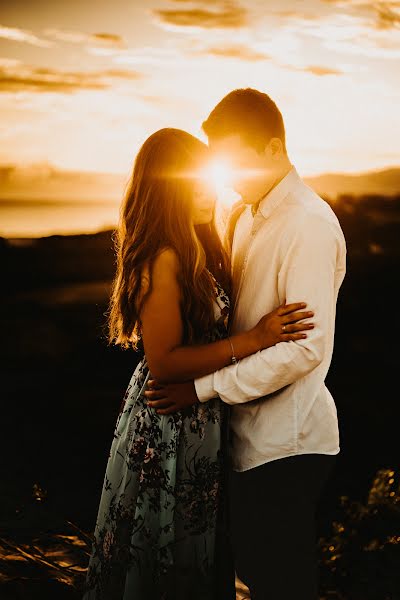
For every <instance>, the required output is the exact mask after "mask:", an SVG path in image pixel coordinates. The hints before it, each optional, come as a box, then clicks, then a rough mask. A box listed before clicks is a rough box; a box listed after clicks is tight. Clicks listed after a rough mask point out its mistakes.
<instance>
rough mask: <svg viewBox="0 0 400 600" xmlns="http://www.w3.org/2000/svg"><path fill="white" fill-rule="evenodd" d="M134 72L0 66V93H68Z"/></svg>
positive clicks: (103, 85)
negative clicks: (68, 70)
mask: <svg viewBox="0 0 400 600" xmlns="http://www.w3.org/2000/svg"><path fill="white" fill-rule="evenodd" d="M142 76H143V75H142V74H141V73H139V72H137V71H131V70H124V69H107V70H104V71H92V72H87V73H86V72H71V71H70V72H66V71H58V70H55V69H46V68H37V67H35V68H33V67H29V66H23V65H18V66H12V65H10V66H7V65H3V66H1V65H0V92H20V91H29V92H36V93H40V92H56V93H62V94H68V93H72V92H76V91H79V90H102V89H107V88H109V87H111V86H112V80H113V79H127V80H136V79H139V78H141V77H142Z"/></svg>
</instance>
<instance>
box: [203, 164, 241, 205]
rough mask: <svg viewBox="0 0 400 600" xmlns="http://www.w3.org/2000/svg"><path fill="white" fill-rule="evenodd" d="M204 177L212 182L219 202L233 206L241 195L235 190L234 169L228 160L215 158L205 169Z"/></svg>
mask: <svg viewBox="0 0 400 600" xmlns="http://www.w3.org/2000/svg"><path fill="white" fill-rule="evenodd" d="M201 176H202V178H203V179H204V180H206V181H207V182H209V183H211V184H212V185H213V187H214V189H215V191H216V193H217V198H218V202H220V203H221V204H222V205H224V206H226V207H230V206H232V204H234V203H235V202H236V200H238V198H239V195H238V194H237V193H236V192H235V191H234V190H233V185H234V171H233V169H232V167H231V165H230V164H229V162H228V161H227V160H224V159H214V160H212V161H211V162H210V163H208V165H207V166H206V167H205V168H204V169H203V171H202V174H201Z"/></svg>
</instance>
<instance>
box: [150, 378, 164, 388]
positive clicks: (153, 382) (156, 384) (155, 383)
mask: <svg viewBox="0 0 400 600" xmlns="http://www.w3.org/2000/svg"><path fill="white" fill-rule="evenodd" d="M147 387H148V388H149V389H151V390H159V389H161V387H162V386H161V384H160V383H159V382H158V381H157V379H149V380H148V382H147Z"/></svg>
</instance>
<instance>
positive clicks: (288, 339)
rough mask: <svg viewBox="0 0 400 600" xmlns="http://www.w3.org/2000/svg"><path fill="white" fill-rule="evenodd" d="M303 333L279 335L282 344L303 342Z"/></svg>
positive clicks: (304, 335)
mask: <svg viewBox="0 0 400 600" xmlns="http://www.w3.org/2000/svg"><path fill="white" fill-rule="evenodd" d="M306 337H307V335H306V334H305V333H283V334H282V335H281V340H282V342H295V341H296V340H305V339H306Z"/></svg>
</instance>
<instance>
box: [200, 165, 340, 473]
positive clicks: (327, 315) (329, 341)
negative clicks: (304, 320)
mask: <svg viewBox="0 0 400 600" xmlns="http://www.w3.org/2000/svg"><path fill="white" fill-rule="evenodd" d="M345 271H346V244H345V240H344V236H343V232H342V230H341V227H340V225H339V222H338V219H337V217H336V215H335V213H334V212H333V211H332V209H331V208H330V206H329V205H328V204H327V203H326V202H325V201H324V200H322V199H321V198H320V197H319V196H318V195H317V194H316V193H315V192H314V191H313V190H311V188H309V187H308V186H306V185H305V183H304V182H303V181H302V180H301V178H300V177H299V175H298V173H297V171H296V169H295V168H294V167H292V169H291V170H290V171H289V173H288V174H287V175H286V176H285V177H284V178H283V179H282V180H281V181H280V182H279V183H278V185H276V186H275V187H274V188H273V189H272V190H271V191H270V192H269V193H268V194H267V195H266V196H265V197H264V198H263V199H262V201H261V202H260V205H259V209H258V211H257V212H256V214H255V216H254V217H253V214H252V210H251V206H248V207H247V208H246V209H245V210H244V212H243V213H242V215H241V216H240V217H239V220H238V222H237V225H236V229H235V234H234V239H233V247H232V275H233V298H234V307H233V308H234V310H233V320H232V325H231V333H232V334H235V333H239V332H242V331H247V330H249V329H251V328H252V327H254V326H255V325H256V324H257V322H258V321H259V319H260V318H261V317H262V316H263V315H264V314H266V313H269V312H271V311H272V310H274V309H275V308H277V307H278V306H279V305H280V304H282V302H284V301H285V300H286V302H287V303H292V302H303V301H304V302H306V303H307V308H306V309H305V310H313V311H314V313H315V314H314V317H312V319H309V320H310V321H313V322H314V323H315V328H314V329H313V330H309V331H307V332H306V333H307V338H306V339H304V340H299V341H296V342H281V343H279V344H277V345H276V346H273V347H271V348H267V349H265V350H261V351H260V352H257V353H256V354H253V355H251V356H249V357H247V358H244V359H242V360H240V361H238V363H237V364H235V365H230V366H228V367H225V368H224V369H221V370H219V371H216V372H215V373H213V374H211V375H206V376H204V377H201V378H198V379H196V380H195V388H196V392H197V396H198V398H199V400H200V401H201V402H206V401H207V400H210V399H211V398H214V397H215V396H219V397H220V398H221V399H222V400H223V401H224V402H226V403H228V404H231V405H232V415H231V431H232V444H233V445H232V459H233V467H234V469H235V470H237V471H244V470H247V469H251V468H253V467H256V466H259V465H261V464H264V463H266V462H269V461H271V460H275V459H278V458H283V457H285V456H292V455H296V454H307V453H322V454H337V453H338V452H339V451H340V447H339V428H338V420H337V412H336V406H335V403H334V401H333V398H332V396H331V394H330V393H329V391H328V389H327V388H326V386H325V383H324V380H325V377H326V374H327V372H328V369H329V365H330V362H331V358H332V351H333V339H334V329H335V313H336V300H337V295H338V291H339V287H340V285H341V283H342V281H343V278H344V275H345Z"/></svg>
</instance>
